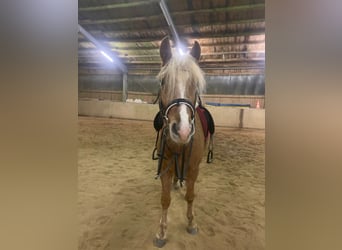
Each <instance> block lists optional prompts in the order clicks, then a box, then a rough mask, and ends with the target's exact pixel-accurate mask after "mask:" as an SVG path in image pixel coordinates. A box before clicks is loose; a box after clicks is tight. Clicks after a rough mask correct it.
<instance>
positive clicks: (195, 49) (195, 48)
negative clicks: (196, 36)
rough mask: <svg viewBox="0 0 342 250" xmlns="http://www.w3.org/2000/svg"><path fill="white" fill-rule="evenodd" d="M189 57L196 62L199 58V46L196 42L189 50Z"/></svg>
mask: <svg viewBox="0 0 342 250" xmlns="http://www.w3.org/2000/svg"><path fill="white" fill-rule="evenodd" d="M190 55H192V56H193V57H194V58H195V59H196V60H197V61H199V59H200V57H201V46H200V45H199V43H198V42H197V41H195V43H194V46H193V47H192V49H191V52H190Z"/></svg>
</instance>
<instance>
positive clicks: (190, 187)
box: [185, 180, 198, 234]
mask: <svg viewBox="0 0 342 250" xmlns="http://www.w3.org/2000/svg"><path fill="white" fill-rule="evenodd" d="M194 185H195V181H193V180H187V181H186V194H185V200H186V201H187V203H188V209H187V213H186V216H187V218H188V226H187V227H186V230H187V231H188V233H190V234H196V233H197V232H198V227H197V224H196V223H195V220H194V214H193V201H194V198H195V193H194Z"/></svg>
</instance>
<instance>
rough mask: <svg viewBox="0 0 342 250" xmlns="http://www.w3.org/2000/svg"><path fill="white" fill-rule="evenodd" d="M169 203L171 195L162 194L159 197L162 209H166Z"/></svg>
mask: <svg viewBox="0 0 342 250" xmlns="http://www.w3.org/2000/svg"><path fill="white" fill-rule="evenodd" d="M170 203H171V196H170V195H162V197H161V204H162V208H163V209H168V208H169V206H170Z"/></svg>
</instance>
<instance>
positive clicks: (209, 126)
mask: <svg viewBox="0 0 342 250" xmlns="http://www.w3.org/2000/svg"><path fill="white" fill-rule="evenodd" d="M196 110H197V113H198V115H199V117H200V120H201V123H202V127H203V132H204V136H205V137H207V136H208V132H209V133H210V134H214V133H215V123H214V119H213V117H212V116H211V114H210V112H209V110H207V109H206V108H205V107H203V106H202V105H200V106H198V107H197V109H196Z"/></svg>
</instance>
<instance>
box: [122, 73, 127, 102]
mask: <svg viewBox="0 0 342 250" xmlns="http://www.w3.org/2000/svg"><path fill="white" fill-rule="evenodd" d="M126 100H127V73H126V72H125V73H123V75H122V101H123V102H126Z"/></svg>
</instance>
